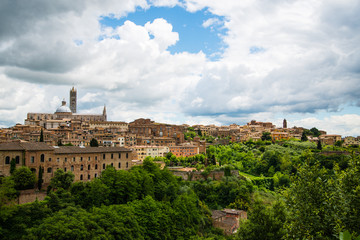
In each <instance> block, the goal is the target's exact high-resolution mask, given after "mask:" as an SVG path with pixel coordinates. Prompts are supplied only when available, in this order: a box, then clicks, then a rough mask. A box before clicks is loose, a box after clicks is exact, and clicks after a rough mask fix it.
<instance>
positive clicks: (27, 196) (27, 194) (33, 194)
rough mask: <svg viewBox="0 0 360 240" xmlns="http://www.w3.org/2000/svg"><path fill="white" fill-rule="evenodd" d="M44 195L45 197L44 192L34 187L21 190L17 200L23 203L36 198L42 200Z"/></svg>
mask: <svg viewBox="0 0 360 240" xmlns="http://www.w3.org/2000/svg"><path fill="white" fill-rule="evenodd" d="M45 197H46V192H39V191H38V190H35V189H29V190H21V191H20V195H19V198H18V201H17V202H18V203H19V204H24V203H30V202H34V201H35V200H36V199H37V200H39V201H42V200H44V199H45Z"/></svg>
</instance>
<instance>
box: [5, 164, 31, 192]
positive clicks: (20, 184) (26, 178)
mask: <svg viewBox="0 0 360 240" xmlns="http://www.w3.org/2000/svg"><path fill="white" fill-rule="evenodd" d="M11 177H12V178H13V180H14V182H15V188H16V189H17V190H24V189H31V188H34V184H35V181H36V180H35V175H34V173H33V172H32V171H31V170H30V169H29V168H28V167H20V168H17V169H16V170H15V171H14V172H13V174H12V176H11Z"/></svg>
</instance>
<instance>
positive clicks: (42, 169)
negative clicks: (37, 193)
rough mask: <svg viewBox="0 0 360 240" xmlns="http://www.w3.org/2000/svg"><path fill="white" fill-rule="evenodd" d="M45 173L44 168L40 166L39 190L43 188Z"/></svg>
mask: <svg viewBox="0 0 360 240" xmlns="http://www.w3.org/2000/svg"><path fill="white" fill-rule="evenodd" d="M43 173H44V168H43V167H41V166H40V167H39V172H38V184H37V185H38V189H39V190H41V187H42V184H43Z"/></svg>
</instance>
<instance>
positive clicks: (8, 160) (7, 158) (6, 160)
mask: <svg viewBox="0 0 360 240" xmlns="http://www.w3.org/2000/svg"><path fill="white" fill-rule="evenodd" d="M5 164H10V157H9V156H6V158H5Z"/></svg>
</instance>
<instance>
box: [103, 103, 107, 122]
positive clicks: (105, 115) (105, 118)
mask: <svg viewBox="0 0 360 240" xmlns="http://www.w3.org/2000/svg"><path fill="white" fill-rule="evenodd" d="M103 119H104V120H103V121H107V114H106V106H105V105H104V110H103Z"/></svg>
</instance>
